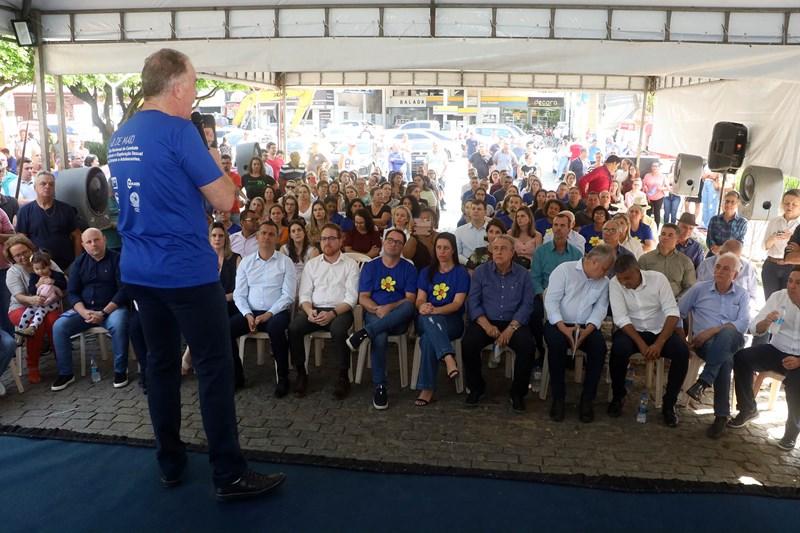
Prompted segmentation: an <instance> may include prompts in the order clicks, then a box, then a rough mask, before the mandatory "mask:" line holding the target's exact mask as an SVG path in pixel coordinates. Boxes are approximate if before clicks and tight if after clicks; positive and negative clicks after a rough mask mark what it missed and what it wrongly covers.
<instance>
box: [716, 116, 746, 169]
mask: <svg viewBox="0 0 800 533" xmlns="http://www.w3.org/2000/svg"><path fill="white" fill-rule="evenodd" d="M746 150H747V126H745V125H744V124H737V123H736V122H717V123H716V124H714V132H713V133H712V135H711V145H709V147H708V168H709V169H710V170H712V171H714V172H730V171H733V170H736V169H738V168H740V167H741V166H742V162H743V161H744V154H745V151H746Z"/></svg>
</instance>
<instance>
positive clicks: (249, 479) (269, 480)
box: [217, 470, 286, 502]
mask: <svg viewBox="0 0 800 533" xmlns="http://www.w3.org/2000/svg"><path fill="white" fill-rule="evenodd" d="M285 479H286V474H284V473H283V472H279V473H277V474H260V473H258V472H253V471H252V470H247V471H246V472H245V473H244V474H242V477H240V478H239V479H237V480H236V481H234V482H233V483H231V484H230V485H226V486H224V487H217V499H218V500H219V501H221V502H229V501H234V500H244V499H246V498H252V497H254V496H260V495H262V494H265V493H267V492H269V491H271V490H272V489H274V488H275V487H277V486H278V485H280V484H281V483H283V481H284V480H285Z"/></svg>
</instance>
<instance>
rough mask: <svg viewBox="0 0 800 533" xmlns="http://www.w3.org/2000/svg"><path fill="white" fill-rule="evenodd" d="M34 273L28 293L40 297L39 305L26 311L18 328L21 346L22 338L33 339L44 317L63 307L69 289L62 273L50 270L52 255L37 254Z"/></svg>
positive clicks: (33, 259)
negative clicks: (65, 294)
mask: <svg viewBox="0 0 800 533" xmlns="http://www.w3.org/2000/svg"><path fill="white" fill-rule="evenodd" d="M31 265H32V266H33V273H32V274H31V277H30V280H29V281H28V292H29V293H31V294H33V293H34V292H35V293H36V295H37V296H38V297H39V305H33V306H31V307H28V308H26V309H25V311H24V312H23V313H22V317H21V318H20V320H19V326H17V328H16V333H17V342H18V343H19V344H21V341H23V340H24V339H23V338H22V337H32V336H33V335H35V334H36V329H37V328H38V327H39V326H40V325H41V324H42V321H43V320H44V317H45V316H46V315H47V313H49V312H50V311H55V310H56V309H59V308H60V307H61V298H62V297H63V296H64V292H63V291H65V290H66V289H67V278H66V277H65V276H64V274H62V273H61V272H56V271H54V270H52V269H51V268H50V254H48V253H47V252H42V251H39V252H36V253H34V254H33V257H32V258H31Z"/></svg>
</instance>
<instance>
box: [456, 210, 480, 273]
mask: <svg viewBox="0 0 800 533" xmlns="http://www.w3.org/2000/svg"><path fill="white" fill-rule="evenodd" d="M454 233H455V236H456V246H457V247H458V259H459V261H460V262H461V264H462V265H466V264H467V261H468V260H469V256H471V255H472V252H474V251H475V248H480V247H482V246H486V203H485V202H482V201H480V200H475V199H473V200H472V210H471V211H470V213H469V222H467V223H466V224H464V225H463V226H460V227H458V228H456V231H455V232H454Z"/></svg>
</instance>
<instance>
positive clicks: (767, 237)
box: [761, 189, 800, 300]
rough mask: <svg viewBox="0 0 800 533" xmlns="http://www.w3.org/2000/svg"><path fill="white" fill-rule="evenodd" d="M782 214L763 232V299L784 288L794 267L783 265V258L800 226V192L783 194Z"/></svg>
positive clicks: (795, 190) (796, 190) (794, 190)
mask: <svg viewBox="0 0 800 533" xmlns="http://www.w3.org/2000/svg"><path fill="white" fill-rule="evenodd" d="M781 206H782V207H783V214H782V215H779V216H777V217H775V218H773V219H771V220H770V221H769V223H768V224H767V229H766V231H765V232H764V243H763V244H764V249H765V250H766V251H767V260H766V261H765V262H764V267H763V268H762V269H761V281H762V282H763V284H764V299H765V300H766V299H768V298H769V297H770V295H771V294H772V293H773V292H775V291H779V290H781V289H785V288H786V283H787V282H788V281H789V273H790V272H791V271H792V268H793V267H794V265H788V264H785V263H784V261H783V256H784V253H785V251H786V245H787V244H789V239H790V238H791V237H792V234H793V233H794V230H795V228H797V225H798V224H800V190H798V189H791V190H788V191H786V192H785V193H783V198H782V199H781Z"/></svg>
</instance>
